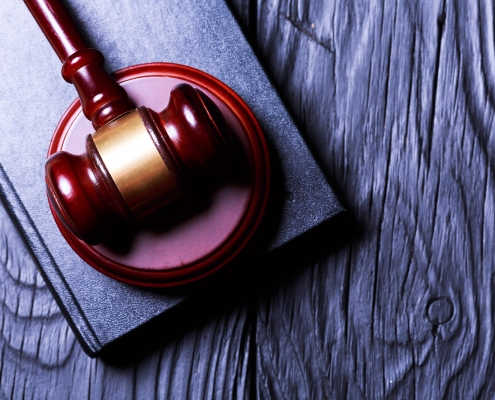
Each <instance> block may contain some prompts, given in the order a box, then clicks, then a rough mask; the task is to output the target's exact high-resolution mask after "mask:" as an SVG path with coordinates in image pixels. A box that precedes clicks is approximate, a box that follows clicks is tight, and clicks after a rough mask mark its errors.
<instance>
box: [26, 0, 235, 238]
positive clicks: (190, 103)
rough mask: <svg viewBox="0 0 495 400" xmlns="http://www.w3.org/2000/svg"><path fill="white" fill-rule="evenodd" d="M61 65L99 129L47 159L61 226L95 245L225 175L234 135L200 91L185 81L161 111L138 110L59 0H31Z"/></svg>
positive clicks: (50, 195) (49, 188) (53, 202)
mask: <svg viewBox="0 0 495 400" xmlns="http://www.w3.org/2000/svg"><path fill="white" fill-rule="evenodd" d="M25 3H26V5H27V6H28V8H29V10H30V11H31V13H32V14H33V16H34V18H35V19H36V21H37V22H38V24H39V26H40V27H41V29H42V31H43V32H44V34H45V36H46V37H47V39H48V40H49V42H50V43H51V45H52V47H53V48H54V50H55V52H56V53H57V55H58V56H59V58H60V60H61V61H62V63H63V66H62V76H63V78H64V79H65V80H66V81H67V82H69V83H73V84H74V86H75V87H76V90H77V92H78V95H79V98H80V101H81V105H82V109H83V113H84V115H85V116H86V117H87V118H88V119H89V120H91V121H92V123H93V127H94V128H95V130H96V132H95V133H94V134H92V135H88V136H87V138H86V152H85V153H84V154H82V155H73V154H70V153H67V152H65V151H60V152H57V153H55V154H53V155H52V156H50V157H49V158H48V160H47V162H46V184H47V192H48V198H49V201H50V204H51V206H52V208H53V209H54V211H55V212H56V213H57V215H58V217H59V218H60V220H61V221H62V222H63V224H64V225H65V226H66V227H67V228H68V229H69V230H70V231H71V232H72V233H74V234H75V235H76V236H77V237H78V238H79V239H81V240H83V241H84V242H86V243H88V244H90V245H94V244H98V243H100V242H101V241H102V240H103V239H104V238H105V236H106V235H107V233H108V231H109V229H110V227H111V226H112V223H113V221H114V220H115V219H117V218H122V219H125V220H128V221H139V220H141V219H143V218H144V217H146V216H148V215H149V214H151V213H153V212H154V211H156V210H158V209H159V208H161V207H163V206H164V205H166V204H168V203H170V202H172V201H174V200H176V199H178V198H180V197H181V196H182V195H183V194H184V193H186V192H188V191H189V190H191V188H194V187H197V186H198V185H200V184H204V182H208V181H211V180H214V179H217V178H218V177H221V176H223V175H225V174H226V171H227V170H228V168H229V163H230V160H231V158H232V157H231V148H232V145H231V141H232V139H231V135H230V132H229V128H228V126H227V124H226V122H225V119H224V117H223V116H222V113H221V112H220V110H219V109H218V107H217V106H216V105H215V103H214V102H213V101H212V100H211V99H210V98H209V97H208V96H207V95H206V94H205V93H203V92H202V91H201V90H199V89H195V88H193V87H192V86H190V85H188V84H179V85H177V86H176V87H174V88H173V89H172V91H171V92H170V99H169V103H168V105H167V106H166V107H165V109H164V110H162V111H161V112H156V111H153V110H151V109H149V108H146V107H143V106H141V107H138V108H136V107H135V106H134V105H133V104H132V102H131V101H130V100H129V98H128V96H127V93H126V91H125V89H124V88H123V87H121V86H120V85H119V84H118V83H117V82H116V81H115V80H114V79H113V78H112V77H111V76H110V75H109V74H108V73H107V72H106V71H105V69H104V68H103V64H104V58H103V55H102V54H101V53H100V52H99V51H98V50H95V49H92V48H89V46H88V44H87V43H86V41H85V39H84V38H83V36H82V34H81V33H80V31H79V30H78V28H77V26H76V24H75V22H74V21H73V19H72V17H71V15H70V13H69V12H68V10H67V8H66V7H65V5H64V4H63V3H62V1H61V0H25Z"/></svg>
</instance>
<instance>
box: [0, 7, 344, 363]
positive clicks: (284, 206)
mask: <svg viewBox="0 0 495 400" xmlns="http://www.w3.org/2000/svg"><path fill="white" fill-rule="evenodd" d="M66 4H67V6H68V8H69V9H70V10H71V13H72V14H73V16H74V18H75V20H76V21H77V22H78V24H79V26H80V29H81V30H82V32H83V33H84V34H85V36H86V38H87V40H88V42H89V43H90V45H92V46H93V47H95V48H98V49H99V50H100V51H101V52H102V53H103V54H104V56H105V59H106V68H107V70H108V71H115V70H118V69H121V68H123V67H126V66H130V65H135V64H141V63H147V62H157V61H163V62H173V63H179V64H185V65H188V66H191V67H194V68H197V69H201V70H203V71H205V72H207V73H209V74H211V75H213V76H215V77H216V78H218V79H220V80H222V81H223V82H225V83H226V84H227V85H228V86H229V87H231V88H232V89H233V90H235V91H236V92H237V93H238V94H239V95H240V96H241V98H242V99H243V100H244V101H245V102H246V103H247V104H248V106H249V107H250V108H251V110H252V111H253V113H254V114H255V116H256V117H257V119H258V121H259V123H260V125H261V127H262V129H263V131H264V132H265V135H266V137H267V141H268V143H269V147H270V149H271V156H272V164H273V165H274V166H275V170H276V171H277V172H276V174H274V178H275V182H274V184H275V185H277V188H278V189H277V190H278V191H279V192H280V193H279V194H280V198H281V201H280V205H279V206H278V207H277V208H278V209H279V210H278V211H279V214H280V217H279V218H278V219H277V222H276V226H275V227H274V230H273V232H272V234H271V239H270V243H268V244H267V246H266V249H267V251H271V250H274V249H277V248H279V247H280V246H282V245H284V244H287V243H288V242H290V241H291V240H293V239H295V238H297V237H299V236H301V235H302V234H304V233H306V232H308V231H309V230H311V229H312V228H314V227H316V226H318V225H319V224H321V223H323V222H325V221H327V220H328V219H330V218H331V217H333V216H334V215H336V214H338V213H340V212H341V211H342V207H341V205H340V204H339V202H338V200H337V199H336V197H335V195H334V193H333V191H332V189H331V188H330V186H329V185H328V183H327V182H326V180H325V177H324V176H323V174H322V171H321V170H320V168H319V167H318V165H317V163H316V162H315V160H314V159H313V157H312V156H311V154H310V152H309V150H308V147H307V146H306V144H305V143H304V140H303V138H302V137H301V135H300V133H299V132H298V130H297V128H296V126H295V125H294V123H293V121H292V119H291V118H290V116H289V115H288V113H287V111H286V109H285V108H284V106H283V104H282V102H281V100H280V98H279V97H278V95H277V93H276V91H275V90H274V88H273V86H272V85H271V83H270V81H269V79H268V78H267V76H266V74H265V72H264V71H263V69H262V67H261V65H260V63H259V61H258V60H257V58H256V56H255V54H254V53H253V51H252V49H251V48H250V46H249V44H248V42H247V40H246V39H245V37H244V36H243V33H242V31H241V29H240V27H239V26H238V24H237V22H236V20H235V18H234V16H233V15H232V13H231V11H230V9H229V8H228V6H227V5H226V4H225V2H224V1H223V0H211V1H208V2H199V1H196V0H181V1H179V0H171V1H167V2H159V1H154V0H153V1H148V2H146V3H141V2H134V1H131V0H123V1H121V2H118V3H113V2H105V1H103V0H96V1H94V2H84V1H82V0H70V1H66ZM1 30H2V32H1V35H0V48H1V49H2V57H3V61H2V63H1V64H0V76H1V77H2V79H0V114H1V115H2V118H1V122H0V192H1V195H2V199H3V202H4V204H5V206H6V207H7V209H8V210H9V211H10V214H11V216H12V218H13V219H14V221H15V222H16V223H17V225H18V227H19V230H20V231H21V233H22V234H23V235H24V237H25V240H26V241H27V243H28V244H29V246H30V248H31V249H32V251H33V254H34V255H35V257H36V259H37V260H38V264H39V268H40V271H41V273H42V275H43V278H44V279H45V280H46V282H47V284H48V286H49V287H50V288H51V290H52V293H53V295H54V296H55V298H56V300H57V302H58V304H59V306H60V307H61V309H62V312H63V313H64V315H65V316H66V318H67V319H68V321H69V323H70V325H71V327H72V328H73V329H74V332H75V333H76V335H77V337H78V338H79V340H80V342H81V344H82V345H83V347H84V348H85V350H86V352H87V353H88V354H90V355H94V354H96V353H98V352H99V351H100V350H102V349H103V348H104V347H105V346H107V345H108V344H110V343H112V342H114V341H115V340H116V339H118V338H120V337H122V336H123V335H125V334H126V333H128V332H130V331H132V330H133V329H135V328H137V327H139V326H141V325H142V324H144V323H146V322H147V321H149V320H150V319H153V318H154V317H156V316H158V315H160V314H163V313H164V312H167V311H170V310H172V309H174V308H175V307H176V306H177V305H179V304H181V303H183V302H184V300H185V299H186V298H187V297H188V295H187V293H186V294H184V293H179V292H176V291H167V290H161V291H156V290H147V289H143V288H138V287H134V286H130V285H127V284H123V283H120V282H117V281H115V280H112V279H110V278H108V277H106V276H104V275H102V274H101V273H99V272H97V271H96V270H95V269H93V268H92V267H90V266H89V265H87V264H86V263H85V262H84V261H82V260H81V259H80V258H79V257H78V256H77V255H76V254H75V253H74V251H73V250H72V249H71V248H70V246H69V245H68V244H67V243H66V242H65V240H64V239H63V237H62V235H61V234H60V232H59V230H58V228H57V226H56V225H55V222H54V221H53V218H52V215H51V213H50V210H49V206H48V202H47V199H46V188H45V180H44V163H45V159H46V154H47V149H48V145H49V143H50V139H51V137H52V135H53V132H54V129H55V127H56V126H57V124H58V122H59V120H60V118H61V117H62V115H63V114H64V112H65V111H66V109H67V108H68V107H69V105H70V104H71V103H72V102H73V100H74V99H75V98H76V93H75V90H74V88H73V87H72V85H69V84H67V83H66V82H65V81H64V80H63V79H62V77H61V74H60V68H61V64H60V61H59V59H58V57H57V56H56V54H55V52H54V51H53V50H52V49H51V47H50V44H49V43H48V41H47V40H46V39H45V37H44V35H43V34H42V32H41V30H40V29H39V28H38V26H37V24H36V22H35V20H34V19H33V18H32V16H31V14H30V13H29V11H28V9H27V8H26V7H25V6H24V4H22V3H19V2H16V1H14V0H6V1H5V2H4V3H3V5H2V25H1Z"/></svg>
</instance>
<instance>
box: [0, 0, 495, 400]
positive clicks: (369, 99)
mask: <svg viewBox="0 0 495 400" xmlns="http://www.w3.org/2000/svg"><path fill="white" fill-rule="evenodd" d="M232 7H233V9H234V10H237V12H238V15H239V20H240V21H242V23H243V24H245V27H247V28H246V29H248V30H249V31H250V32H251V34H252V39H253V43H254V45H255V46H257V48H258V51H259V54H260V55H261V57H262V59H263V61H264V63H265V65H266V67H267V70H268V71H269V73H270V74H271V76H272V78H273V81H274V83H275V85H276V86H277V87H278V88H279V90H280V92H281V94H282V96H283V98H284V100H285V102H286V104H287V105H288V107H289V108H290V109H291V111H292V113H293V115H294V117H295V119H296V121H297V122H298V124H299V126H300V127H301V128H302V130H303V131H304V134H305V137H306V138H307V141H308V143H309V144H310V146H311V147H312V149H313V150H314V152H315V154H316V156H317V158H318V159H319V160H320V162H321V164H322V165H323V166H324V168H325V171H326V173H327V175H328V177H329V180H330V181H331V182H332V183H333V186H334V188H335V189H336V190H337V191H338V192H339V195H340V198H341V199H342V200H343V202H344V204H345V206H346V207H347V209H348V210H349V214H350V215H351V220H352V224H353V227H354V229H353V234H352V238H351V239H350V240H348V241H347V242H346V243H345V245H344V246H341V247H340V248H338V249H337V250H334V251H333V252H330V251H328V252H327V253H326V254H325V255H324V256H323V257H320V259H319V261H317V262H315V263H311V262H309V261H308V262H307V263H306V265H305V266H304V267H303V268H297V269H296V270H293V273H291V274H290V275H287V274H286V275H285V276H284V277H281V278H280V279H279V280H276V282H275V284H272V285H267V286H265V287H263V288H261V287H260V288H259V293H253V297H252V300H251V301H250V302H249V303H247V304H238V305H236V306H235V307H234V308H233V309H231V310H227V311H224V312H221V313H220V314H219V315H217V316H215V317H213V318H210V319H208V320H207V321H206V322H202V323H200V324H198V325H194V326H193V327H192V328H190V329H188V330H187V331H186V332H185V333H184V335H183V336H182V337H176V338H171V339H167V340H165V339H164V341H163V342H162V343H160V344H159V345H158V346H156V348H154V349H153V351H151V352H150V353H147V354H145V355H143V356H142V357H140V358H139V359H138V360H137V361H135V362H132V363H130V364H126V365H112V364H109V363H108V362H105V361H103V360H101V359H97V360H91V359H89V358H87V357H86V356H85V355H84V354H83V352H82V350H81V349H80V348H79V345H78V344H77V343H76V342H75V340H74V337H73V335H72V333H71V332H70V330H69V329H68V328H67V325H66V323H65V321H64V319H63V318H62V316H61V315H60V313H59V311H58V309H57V307H56V305H55V303H54V302H53V300H52V299H51V296H50V295H49V293H48V291H47V290H46V288H45V286H44V284H43V282H42V280H41V279H40V277H39V275H38V274H37V273H36V271H35V263H34V261H33V260H32V259H31V257H30V255H29V253H28V252H27V250H26V247H25V245H24V244H23V242H22V240H21V239H20V237H19V236H18V234H17V231H16V229H15V227H14V226H13V225H12V223H11V222H10V219H9V217H8V215H7V214H6V213H5V212H4V211H3V210H0V212H1V214H0V221H1V222H2V225H1V226H2V229H1V235H0V238H1V245H0V248H1V252H0V254H1V257H0V261H1V262H0V265H1V268H0V274H1V279H0V287H1V291H0V300H1V302H0V303H1V308H0V312H1V331H2V336H1V339H0V348H1V351H2V352H1V354H2V356H1V357H2V358H1V369H0V385H1V386H0V387H1V391H0V392H1V393H2V394H3V397H4V398H36V399H38V398H40V399H42V398H69V397H70V398H119V399H120V398H122V399H124V398H143V399H152V398H174V399H181V398H191V399H201V398H212V399H219V398H261V399H324V398H331V399H345V398H349V399H365V398H366V399H383V398H391V399H404V398H417V399H430V398H446V399H453V398H460V399H461V398H462V399H464V398H466V399H469V398H481V399H490V398H493V397H494V394H495V387H494V380H493V379H491V377H492V375H493V372H494V358H493V352H494V350H495V349H494V345H493V336H494V330H493V324H494V320H493V318H494V310H493V304H494V298H493V290H494V282H495V280H494V265H495V260H494V257H495V252H494V250H493V247H494V246H493V243H494V239H495V238H494V226H495V214H494V203H495V201H494V200H495V185H494V183H495V181H494V166H495V164H494V160H495V158H494V154H495V152H494V150H495V147H494V146H495V138H494V135H493V134H492V132H493V131H494V129H493V124H494V112H495V72H494V71H495V51H494V49H495V44H494V43H493V42H494V34H493V30H494V28H493V15H494V13H493V11H494V10H493V8H494V6H493V4H492V3H491V2H489V1H483V0H482V1H478V2H475V1H472V0H466V1H464V2H452V1H446V0H440V1H438V0H433V1H403V2H394V1H391V0H373V1H360V0H358V1H354V2H348V1H343V0H333V1H323V0H318V1H316V0H313V1H310V0H268V1H256V0H252V1H250V0H233V1H232ZM328 240H330V239H328ZM328 247H329V248H330V247H332V243H330V242H329V243H328ZM301 258H302V259H303V260H304V259H305V257H304V255H302V257H301ZM308 260H309V257H308ZM289 264H290V263H289ZM292 264H293V263H292ZM273 267H274V268H277V269H278V270H283V269H286V268H289V267H291V265H285V264H284V265H274V266H273ZM262 289H263V290H262Z"/></svg>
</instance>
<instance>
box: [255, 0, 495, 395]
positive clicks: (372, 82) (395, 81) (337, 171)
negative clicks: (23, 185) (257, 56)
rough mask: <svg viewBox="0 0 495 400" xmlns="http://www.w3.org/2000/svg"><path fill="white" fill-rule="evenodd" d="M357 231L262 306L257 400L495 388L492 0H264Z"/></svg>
mask: <svg viewBox="0 0 495 400" xmlns="http://www.w3.org/2000/svg"><path fill="white" fill-rule="evenodd" d="M258 7H259V11H258V13H259V21H258V30H257V35H258V45H259V46H260V47H261V49H262V54H263V58H264V59H265V60H266V62H267V63H268V65H269V69H270V70H271V71H272V72H273V77H274V80H275V82H276V84H277V85H278V87H279V88H280V89H281V91H282V92H283V94H284V98H285V99H286V101H287V103H288V104H289V106H290V108H291V109H292V111H293V113H294V115H295V117H296V120H297V121H298V122H299V124H300V126H302V127H304V130H305V132H306V137H307V138H308V141H309V143H310V144H311V145H312V148H313V149H314V150H315V152H316V154H317V155H318V156H319V158H320V160H322V162H323V164H324V165H325V168H326V171H327V172H328V175H329V178H330V180H331V181H332V182H333V184H334V187H335V188H336V189H337V190H338V191H340V195H341V199H342V200H343V201H344V204H345V205H346V207H347V208H348V209H349V212H350V213H351V215H352V218H353V219H354V220H355V223H356V229H355V232H354V237H353V239H352V240H351V241H349V242H348V243H347V245H346V246H344V247H342V248H341V249H340V250H338V251H336V252H334V253H332V254H329V255H328V256H327V257H325V258H322V259H321V261H320V262H318V263H316V264H314V265H309V266H308V267H307V268H306V269H304V270H303V271H302V272H301V273H300V274H298V275H297V276H296V277H294V278H292V279H290V280H288V281H287V282H285V283H284V284H282V285H280V286H279V287H278V288H276V289H273V290H272V291H271V292H269V293H268V294H267V295H266V296H265V297H264V298H263V299H262V300H261V301H260V302H259V318H258V321H257V390H258V396H259V397H260V398H312V399H316V398H338V399H342V398H350V399H359V398H377V399H378V398H385V397H391V398H413V397H414V398H419V399H424V398H444V397H445V398H475V397H477V396H480V397H482V398H491V397H492V395H493V393H494V387H493V383H492V382H493V380H492V379H490V378H491V375H492V373H493V357H492V353H493V339H492V338H493V309H492V304H493V276H494V275H493V271H494V250H493V231H494V229H493V227H494V222H495V221H494V213H493V204H494V195H495V193H494V180H493V154H495V153H494V152H493V150H492V149H493V136H492V132H493V116H494V114H493V104H494V102H493V99H494V97H493V93H494V92H495V85H494V84H493V80H494V73H493V71H495V68H493V66H494V63H493V60H494V57H493V48H494V43H493V39H494V35H493V20H492V17H493V4H489V2H479V3H478V2H474V1H466V2H463V4H462V5H459V4H457V3H455V2H446V1H431V2H426V1H424V2H408V1H406V2H394V1H388V0H381V1H378V0H377V1H372V2H364V1H358V2H347V1H332V2H324V1H320V2H314V1H309V0H271V1H266V2H261V1H259V2H258Z"/></svg>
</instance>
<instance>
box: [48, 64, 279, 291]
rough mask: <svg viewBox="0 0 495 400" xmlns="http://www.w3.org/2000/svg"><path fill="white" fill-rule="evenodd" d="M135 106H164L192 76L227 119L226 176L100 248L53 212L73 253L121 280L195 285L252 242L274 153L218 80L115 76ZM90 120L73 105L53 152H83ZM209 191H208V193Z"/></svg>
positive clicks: (156, 69) (144, 68)
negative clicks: (81, 237) (228, 152)
mask: <svg viewBox="0 0 495 400" xmlns="http://www.w3.org/2000/svg"><path fill="white" fill-rule="evenodd" d="M114 76H115V78H116V80H117V81H118V82H119V83H120V84H121V85H122V86H123V87H124V88H125V89H126V91H127V92H128V93H129V96H130V98H131V99H132V100H133V102H134V103H135V104H137V105H146V106H148V107H150V108H152V109H162V108H163V107H165V106H166V105H167V104H168V103H169V95H171V94H172V93H173V88H174V87H176V86H177V85H180V84H181V82H184V80H185V79H187V82H189V84H190V85H192V86H193V87H194V88H198V89H199V90H201V91H202V92H204V93H205V94H207V95H208V97H209V98H210V99H211V101H212V102H214V103H215V104H216V106H217V107H218V109H219V110H220V111H221V113H222V115H223V116H224V119H225V122H226V124H227V126H228V127H229V130H230V133H231V139H232V145H233V146H232V147H233V148H234V150H233V152H232V160H231V161H230V164H229V165H230V169H231V170H233V171H234V172H231V171H230V172H229V173H228V174H227V176H226V177H224V178H223V179H221V180H220V181H219V182H218V183H217V184H216V185H213V186H212V187H210V188H209V190H206V189H205V188H203V187H201V186H200V189H199V192H200V193H199V195H198V192H197V191H194V190H193V192H192V194H190V195H187V194H186V195H185V196H184V197H182V198H181V199H179V200H178V201H176V202H174V203H171V204H169V205H168V206H166V207H165V208H164V209H163V210H162V211H158V213H155V214H154V215H152V216H151V217H147V218H145V219H144V220H143V221H142V222H141V223H139V224H137V225H130V224H123V223H120V224H119V223H118V222H117V223H116V224H114V225H113V226H110V228H109V232H108V236H107V239H106V240H105V241H103V243H101V244H98V245H94V246H90V245H88V244H87V243H85V242H84V241H82V240H79V239H78V238H77V237H76V236H75V235H74V234H73V233H72V232H71V231H70V229H68V227H67V226H66V225H65V224H63V223H62V222H61V219H60V218H58V216H57V214H56V212H55V210H54V208H53V207H52V211H53V214H54V217H55V220H56V222H57V225H58V227H59V229H60V231H61V232H62V234H63V235H64V237H65V239H66V240H67V242H68V243H69V244H70V245H71V246H72V248H73V249H74V250H75V251H76V252H77V253H78V254H79V255H80V256H81V257H82V258H83V259H84V260H85V261H87V262H88V263H89V264H90V265H92V266H93V267H95V268H96V269H98V270H100V271H101V272H103V273H104V274H106V275H109V276H111V277H113V278H115V279H118V280H120V281H124V282H127V283H131V284H137V285H141V286H147V287H167V286H176V285H178V284H184V283H190V282H195V281H197V280H198V279H201V278H203V277H205V276H207V275H209V274H210V273H212V272H214V271H216V270H218V269H220V268H221V267H223V266H225V265H226V264H228V263H229V262H231V261H232V260H233V259H234V258H235V257H236V256H237V255H238V254H239V252H241V251H242V249H243V248H244V247H245V246H246V245H247V244H248V243H249V241H250V239H251V237H252V235H253V234H254V233H255V231H256V228H257V226H258V225H259V223H260V221H261V219H262V217H263V213H264V209H265V206H266V202H267V199H268V195H269V191H270V190H269V183H270V179H269V178H270V172H269V171H270V169H269V156H268V150H267V147H266V143H265V140H264V138H263V136H262V134H261V129H260V128H259V125H258V123H257V121H256V119H255V118H254V117H253V115H252V113H251V111H250V110H249V108H248V107H247V106H246V105H245V103H244V102H243V101H242V100H241V99H240V98H239V96H237V95H236V94H235V93H234V92H233V91H232V90H231V89H229V88H228V87H227V86H225V85H224V84H223V83H221V82H220V81H218V80H217V79H215V78H213V77H211V76H209V75H207V74H205V73H203V72H201V71H198V70H196V69H193V68H189V67H186V66H181V65H177V64H167V63H153V64H142V65H137V66H133V67H129V68H125V69H123V70H120V71H117V72H116V73H115V75H114ZM91 129H92V127H91V123H90V122H89V121H88V120H87V119H86V118H85V117H84V114H83V112H82V108H81V104H80V102H79V101H75V102H74V103H73V104H72V105H71V106H70V107H69V109H68V110H67V112H66V113H65V115H64V116H63V117H62V119H61V121H60V123H59V125H58V127H57V129H56V131H55V134H54V136H53V139H52V142H51V144H50V147H49V155H50V154H56V153H57V152H60V151H65V152H68V153H72V154H81V153H84V152H85V151H86V150H85V149H86V141H87V140H88V139H87V132H88V131H89V130H91ZM204 192H206V193H204Z"/></svg>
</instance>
